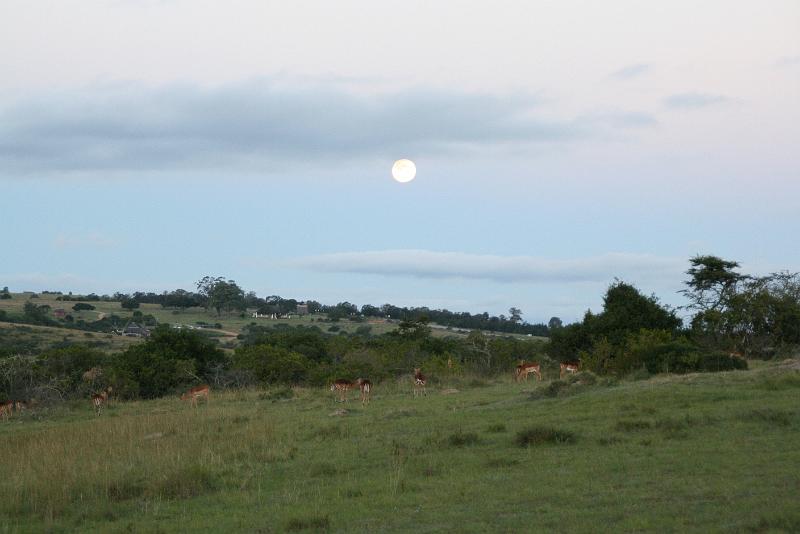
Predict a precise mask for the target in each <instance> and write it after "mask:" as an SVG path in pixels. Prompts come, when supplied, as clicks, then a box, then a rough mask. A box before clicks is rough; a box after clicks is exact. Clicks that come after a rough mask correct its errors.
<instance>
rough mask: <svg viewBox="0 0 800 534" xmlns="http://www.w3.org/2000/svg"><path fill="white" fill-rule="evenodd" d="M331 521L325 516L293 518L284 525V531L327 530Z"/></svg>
mask: <svg viewBox="0 0 800 534" xmlns="http://www.w3.org/2000/svg"><path fill="white" fill-rule="evenodd" d="M330 528H331V519H330V517H328V516H327V515H313V516H309V517H295V518H292V519H290V520H289V521H288V522H287V523H286V530H287V531H289V532H297V531H300V530H329V529H330Z"/></svg>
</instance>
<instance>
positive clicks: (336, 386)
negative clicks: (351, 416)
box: [331, 378, 363, 402]
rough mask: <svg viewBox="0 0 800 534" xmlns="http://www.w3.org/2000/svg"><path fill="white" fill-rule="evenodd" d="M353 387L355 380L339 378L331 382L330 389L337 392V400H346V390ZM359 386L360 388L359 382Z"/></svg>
mask: <svg viewBox="0 0 800 534" xmlns="http://www.w3.org/2000/svg"><path fill="white" fill-rule="evenodd" d="M359 380H361V379H360V378H359ZM354 387H356V382H351V381H350V380H346V379H344V378H339V379H338V380H334V381H333V384H331V391H338V392H339V402H347V392H348V391H349V390H351V389H353V388H354ZM359 387H360V388H361V385H360V384H359ZM362 392H363V388H362Z"/></svg>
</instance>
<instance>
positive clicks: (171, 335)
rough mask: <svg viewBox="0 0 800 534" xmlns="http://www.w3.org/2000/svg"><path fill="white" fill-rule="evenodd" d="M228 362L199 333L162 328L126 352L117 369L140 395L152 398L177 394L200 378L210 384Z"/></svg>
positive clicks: (122, 355) (211, 343)
mask: <svg viewBox="0 0 800 534" xmlns="http://www.w3.org/2000/svg"><path fill="white" fill-rule="evenodd" d="M226 363H227V360H226V358H225V355H224V353H223V352H222V351H221V350H220V349H218V348H217V347H216V345H215V344H214V343H213V342H211V341H209V340H207V339H206V338H204V337H203V336H202V335H200V334H198V333H196V332H190V331H185V330H174V329H171V328H169V327H168V326H159V327H157V328H156V329H155V330H153V332H152V333H151V335H150V338H149V339H148V340H147V341H146V342H144V343H142V344H139V345H133V346H132V347H130V348H129V349H127V350H126V351H125V352H123V353H122V354H121V355H120V356H119V358H118V360H117V364H116V369H117V370H118V371H119V373H120V374H121V375H122V377H124V379H125V380H126V381H128V383H129V384H136V385H138V395H139V396H141V397H142V398H146V399H150V398H155V397H160V396H162V395H166V394H168V393H175V392H176V391H177V389H178V388H179V387H181V386H184V385H186V384H196V383H197V378H199V379H200V380H203V381H206V382H211V381H212V380H211V378H212V376H213V373H214V372H215V371H217V370H219V369H220V368H222V367H224V366H225V364H226Z"/></svg>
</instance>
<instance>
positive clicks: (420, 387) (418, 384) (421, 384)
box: [414, 368, 428, 397]
mask: <svg viewBox="0 0 800 534" xmlns="http://www.w3.org/2000/svg"><path fill="white" fill-rule="evenodd" d="M426 383H427V380H426V379H425V375H423V374H422V371H421V370H420V369H418V368H415V369H414V396H415V397H416V396H417V395H419V394H420V393H423V394H424V395H425V396H427V395H428V391H427V390H426V389H425V384H426Z"/></svg>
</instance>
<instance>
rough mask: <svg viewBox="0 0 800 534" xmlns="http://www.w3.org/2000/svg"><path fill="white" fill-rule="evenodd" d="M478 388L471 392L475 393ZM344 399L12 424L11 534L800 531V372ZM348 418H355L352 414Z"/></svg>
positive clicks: (72, 413) (389, 389)
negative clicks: (548, 390) (78, 533)
mask: <svg viewBox="0 0 800 534" xmlns="http://www.w3.org/2000/svg"><path fill="white" fill-rule="evenodd" d="M464 383H468V382H467V381H464ZM450 385H451V386H452V385H456V386H457V387H458V390H457V391H455V390H453V389H452V388H449V389H448V390H447V392H448V394H446V395H444V394H442V391H436V390H434V389H432V388H431V390H430V391H429V394H428V396H427V397H422V398H417V399H414V398H412V395H411V387H410V383H409V384H406V383H394V382H393V383H387V384H381V385H378V386H377V387H376V388H375V390H374V393H373V402H372V403H371V404H370V405H368V406H362V405H360V404H359V403H357V402H355V401H354V400H351V401H350V402H348V403H346V404H344V405H342V404H340V403H336V402H334V400H333V397H332V396H331V394H330V392H329V391H324V390H314V389H295V390H294V391H293V395H289V394H287V393H286V392H285V391H283V392H280V394H277V393H275V394H272V393H271V392H263V391H244V392H232V393H226V394H221V395H213V394H212V398H211V402H210V405H208V406H203V405H201V406H200V408H199V409H197V410H192V409H191V408H190V407H189V406H188V405H186V404H182V403H181V402H180V401H179V400H177V399H161V400H158V401H150V402H131V403H120V404H117V405H113V406H111V407H110V409H109V410H108V411H107V412H106V413H104V414H103V415H102V416H100V417H96V416H94V415H93V413H92V411H91V409H90V407H89V405H88V402H87V403H86V405H85V406H84V405H75V406H64V407H60V408H56V409H54V410H51V411H49V412H39V413H37V412H31V413H28V414H24V415H23V416H22V417H20V418H16V417H15V418H14V419H13V420H12V421H10V422H8V423H5V424H0V447H2V450H4V451H6V452H7V456H6V458H7V460H8V461H4V462H2V463H0V495H2V496H3V498H2V499H0V517H1V518H3V522H2V524H4V525H5V529H4V530H5V531H7V532H34V531H41V530H48V531H50V532H68V531H73V530H75V529H77V528H80V529H82V530H85V531H90V532H128V531H133V532H187V531H190V530H192V529H195V528H202V529H208V530H210V531H223V530H229V531H247V532H283V531H320V530H329V531H382V532H391V531H415V532H434V531H435V532H485V531H500V532H519V531H530V530H541V531H562V532H596V531H597V530H598V529H602V530H609V531H622V532H626V531H628V532H631V531H643V530H659V531H682V532H683V531H694V532H741V531H756V532H760V531H776V532H779V531H787V532H789V531H797V530H798V529H800V509H798V507H797V502H796V498H797V494H798V490H800V470H798V469H797V466H798V465H800V406H798V398H800V371H797V370H796V369H794V368H790V367H787V366H777V365H772V366H764V367H762V368H760V369H759V370H758V371H747V372H733V373H720V374H714V375H686V376H678V377H672V376H669V377H657V378H655V379H653V380H649V381H639V382H632V383H630V382H623V383H620V384H618V385H614V386H610V387H608V386H601V385H595V386H573V387H576V391H575V392H574V393H571V394H570V393H569V392H563V391H562V392H560V394H559V395H558V396H556V397H548V396H542V395H538V394H532V393H535V391H536V390H538V389H540V388H545V387H547V382H544V383H529V384H525V385H518V384H512V383H510V382H495V383H491V384H489V385H488V386H485V387H480V388H472V389H470V388H469V387H464V386H462V385H459V384H450ZM342 410H345V411H342Z"/></svg>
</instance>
